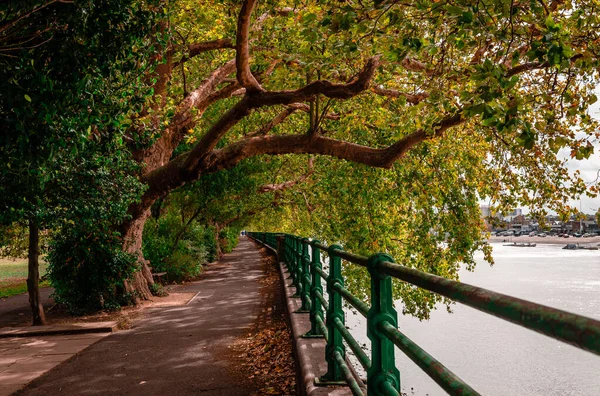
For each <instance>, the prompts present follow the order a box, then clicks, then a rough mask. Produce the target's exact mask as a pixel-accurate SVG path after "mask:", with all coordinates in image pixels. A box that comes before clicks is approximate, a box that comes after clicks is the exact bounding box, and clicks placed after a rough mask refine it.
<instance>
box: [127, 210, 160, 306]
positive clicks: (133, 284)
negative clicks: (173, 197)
mask: <svg viewBox="0 0 600 396" xmlns="http://www.w3.org/2000/svg"><path fill="white" fill-rule="evenodd" d="M149 216H150V208H149V207H148V208H147V209H145V210H143V211H141V213H140V215H138V216H137V217H136V218H133V219H132V220H131V221H130V222H128V223H127V224H126V225H125V226H124V228H123V230H122V232H123V236H124V244H123V249H124V250H125V251H126V252H128V253H132V254H134V255H136V256H137V257H138V263H139V266H140V270H139V271H136V272H135V273H134V274H133V277H132V278H131V279H128V280H126V281H125V291H126V292H128V293H131V294H132V296H133V298H134V300H135V302H139V299H142V300H148V299H150V298H151V297H152V292H151V291H150V285H153V284H154V280H153V279H152V271H150V268H149V266H148V263H149V261H148V260H146V259H144V254H143V252H142V235H143V232H144V224H146V220H147V219H148V217H149Z"/></svg>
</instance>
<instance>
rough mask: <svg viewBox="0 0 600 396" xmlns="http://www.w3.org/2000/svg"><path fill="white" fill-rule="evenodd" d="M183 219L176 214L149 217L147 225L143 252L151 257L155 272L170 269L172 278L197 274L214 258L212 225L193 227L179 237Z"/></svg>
mask: <svg viewBox="0 0 600 396" xmlns="http://www.w3.org/2000/svg"><path fill="white" fill-rule="evenodd" d="M179 228H181V223H180V222H179V220H178V219H177V217H176V216H169V215H167V216H163V217H161V218H160V219H159V220H158V221H156V220H155V219H149V220H148V221H147V222H146V226H145V227H144V239H143V252H144V257H145V258H146V259H147V260H149V261H150V264H151V266H152V271H153V272H166V273H167V278H168V279H169V281H172V282H180V281H183V280H188V279H191V278H194V277H197V276H198V275H200V274H201V272H202V265H203V264H205V263H206V261H207V259H210V258H211V256H210V246H207V244H206V242H208V240H209V238H210V239H214V237H213V234H212V232H211V230H210V229H208V228H206V227H202V226H194V227H191V228H190V229H189V230H188V231H187V232H185V234H184V236H183V237H180V238H179V239H177V232H176V230H178V229H179Z"/></svg>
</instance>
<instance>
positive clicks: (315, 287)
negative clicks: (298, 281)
mask: <svg viewBox="0 0 600 396" xmlns="http://www.w3.org/2000/svg"><path fill="white" fill-rule="evenodd" d="M316 243H320V241H318V240H313V241H312V262H311V265H310V274H311V276H312V282H311V288H310V297H311V300H310V330H309V331H308V332H307V333H306V334H304V335H303V337H323V332H322V331H321V328H320V327H319V326H318V325H317V317H318V318H320V319H321V321H323V322H325V320H324V317H323V308H322V307H321V301H320V300H319V299H318V298H317V294H320V295H323V286H322V285H321V274H319V273H318V272H317V270H320V269H321V249H319V248H318V247H316V246H315V244H316Z"/></svg>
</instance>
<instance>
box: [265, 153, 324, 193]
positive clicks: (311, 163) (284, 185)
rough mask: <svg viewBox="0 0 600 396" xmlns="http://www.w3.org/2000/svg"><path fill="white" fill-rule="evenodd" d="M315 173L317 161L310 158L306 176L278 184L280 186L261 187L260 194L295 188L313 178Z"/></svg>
mask: <svg viewBox="0 0 600 396" xmlns="http://www.w3.org/2000/svg"><path fill="white" fill-rule="evenodd" d="M314 172H315V159H314V158H313V157H310V158H309V159H308V171H307V172H306V173H305V174H304V175H302V176H300V177H299V178H298V179H296V180H289V181H286V182H283V183H278V184H265V185H262V186H261V187H259V189H258V192H259V193H261V194H264V193H268V192H273V191H283V190H286V189H288V188H290V187H294V186H295V185H296V184H300V183H302V182H304V181H305V180H306V179H308V178H309V177H311V176H312V174H313V173H314Z"/></svg>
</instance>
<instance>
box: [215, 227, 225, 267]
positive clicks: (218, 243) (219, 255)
mask: <svg viewBox="0 0 600 396" xmlns="http://www.w3.org/2000/svg"><path fill="white" fill-rule="evenodd" d="M220 233H221V227H220V225H219V223H215V246H216V248H217V252H216V256H217V257H216V259H217V261H219V260H221V259H222V258H223V256H224V254H223V250H222V249H221V241H220V240H219V234H220Z"/></svg>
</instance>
